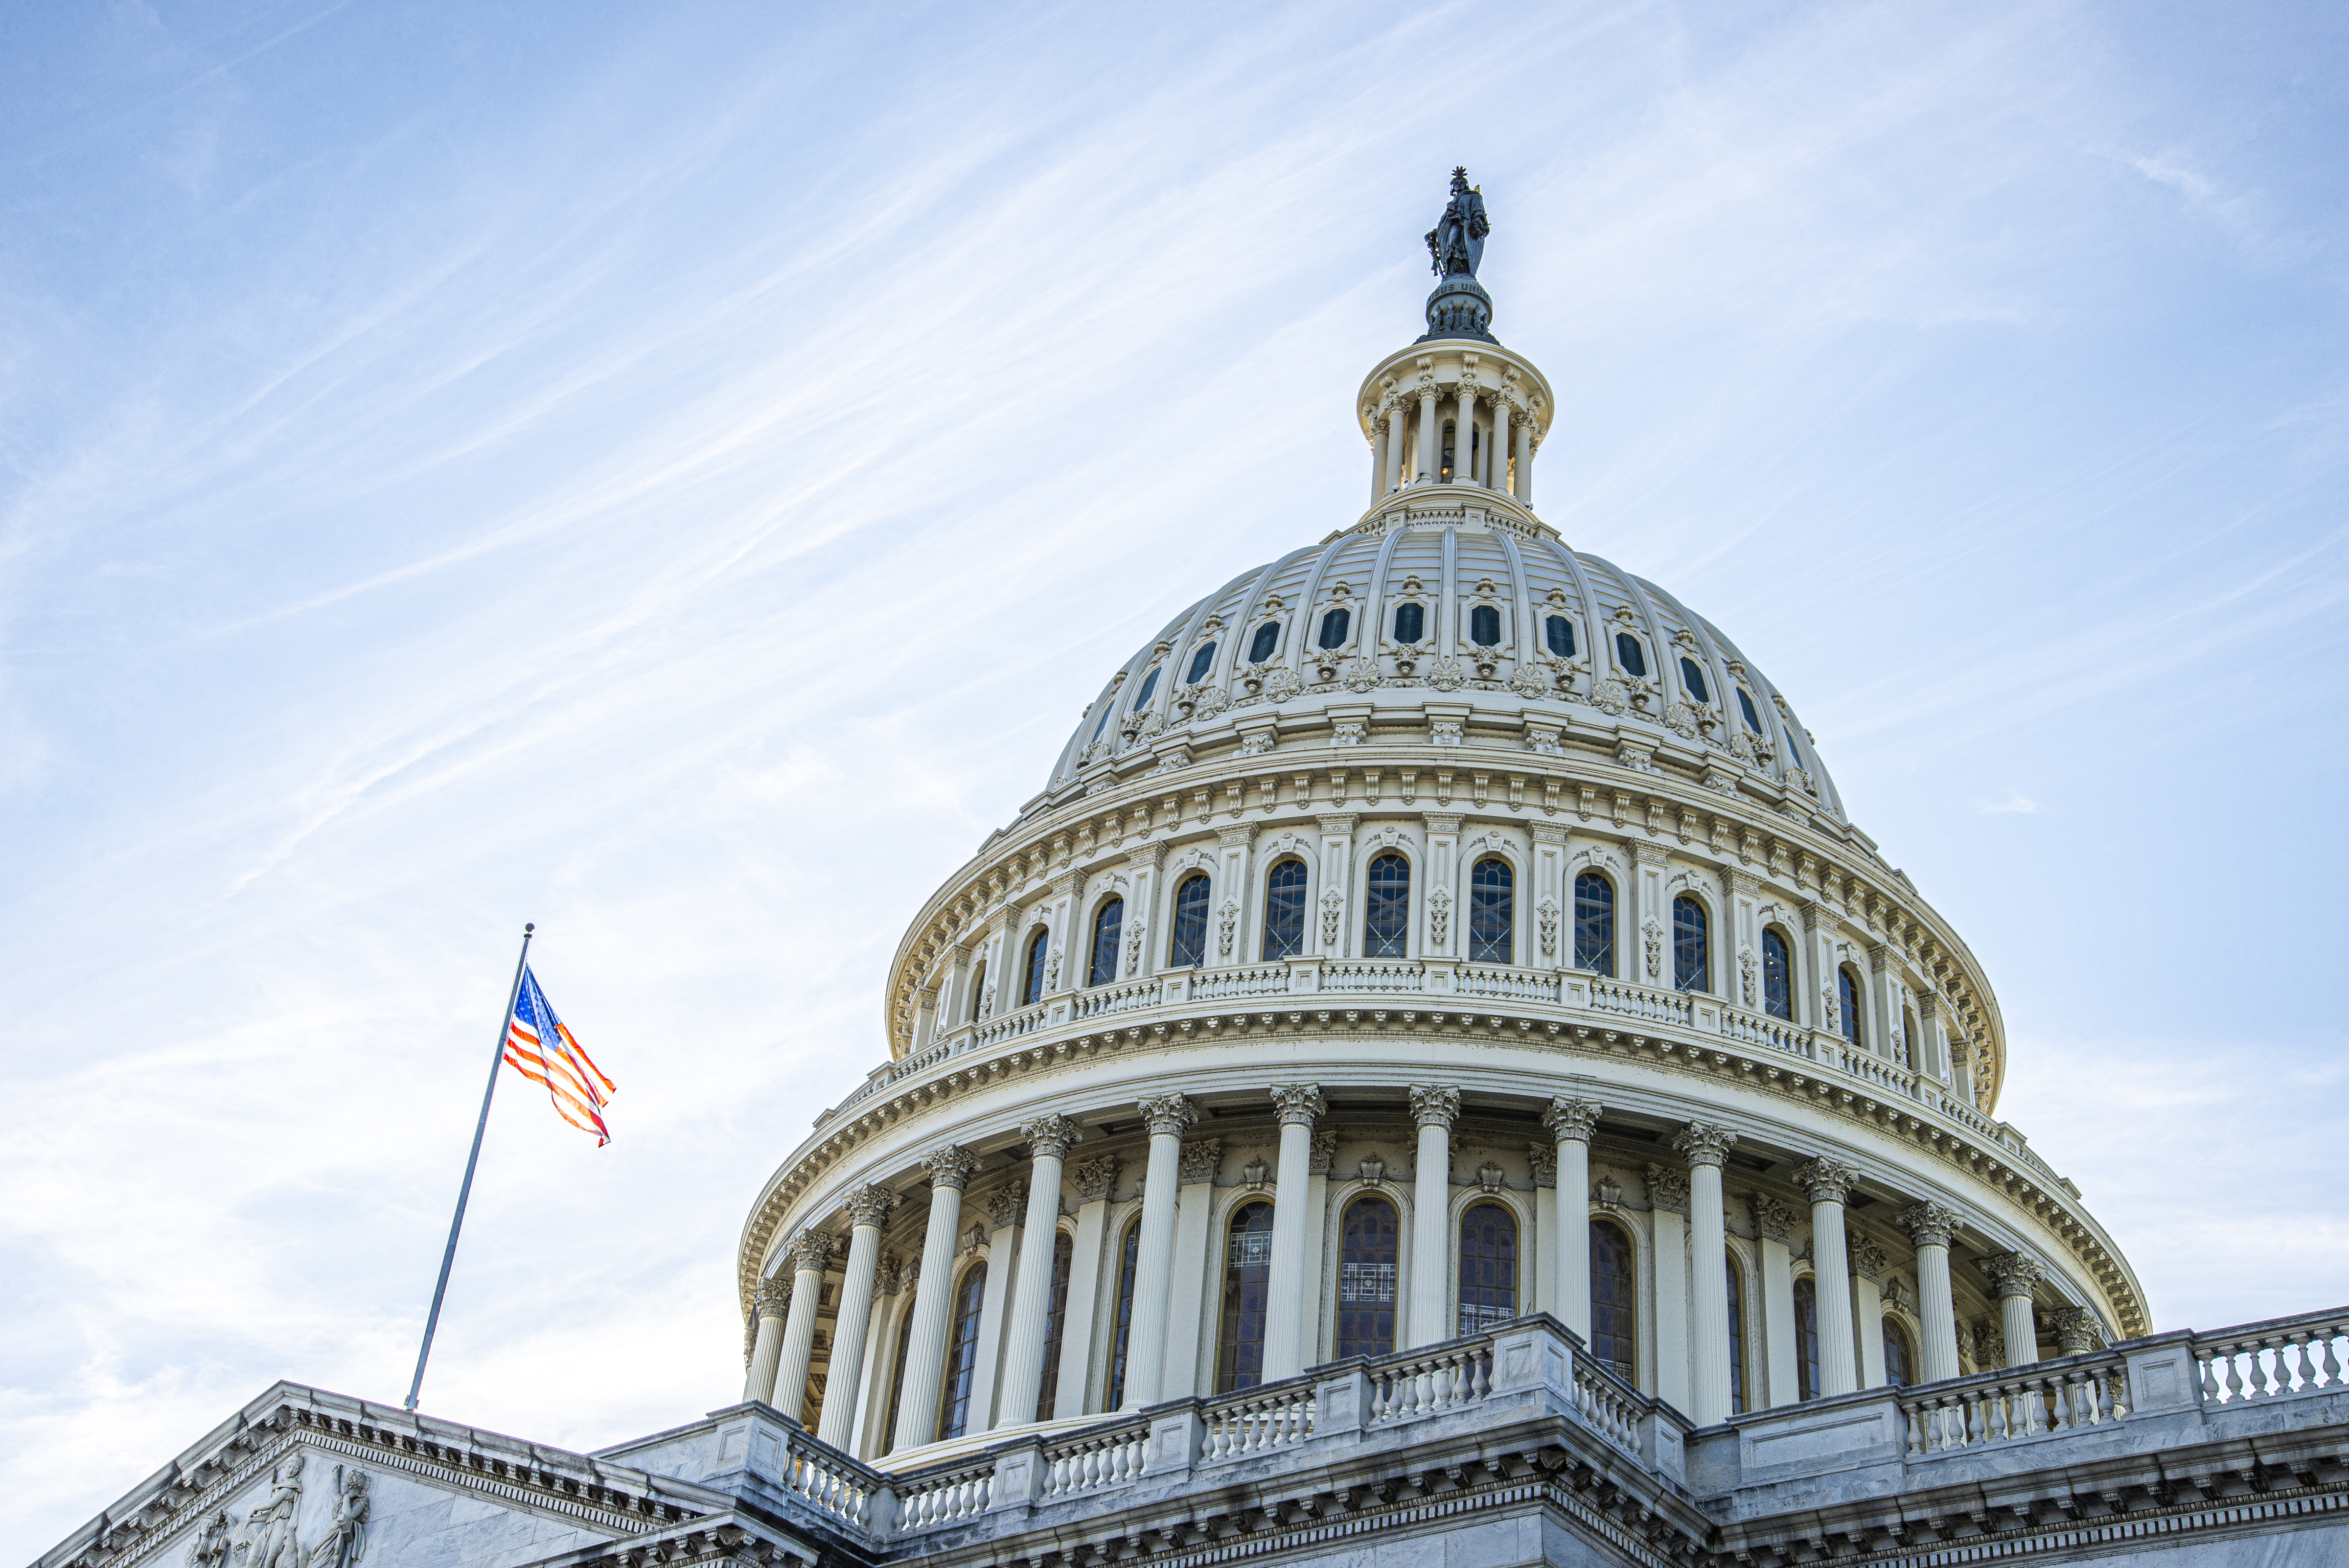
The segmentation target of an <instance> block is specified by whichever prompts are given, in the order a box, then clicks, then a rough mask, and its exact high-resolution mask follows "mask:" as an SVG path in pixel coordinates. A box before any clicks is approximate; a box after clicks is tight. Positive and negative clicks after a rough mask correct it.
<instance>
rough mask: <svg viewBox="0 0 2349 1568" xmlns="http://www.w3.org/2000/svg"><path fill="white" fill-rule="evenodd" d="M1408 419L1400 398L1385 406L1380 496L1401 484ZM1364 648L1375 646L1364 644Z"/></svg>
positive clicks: (1374, 497) (1408, 410)
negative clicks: (1404, 439) (1384, 462)
mask: <svg viewBox="0 0 2349 1568" xmlns="http://www.w3.org/2000/svg"><path fill="white" fill-rule="evenodd" d="M1410 418H1411V411H1410V405H1409V404H1407V403H1405V402H1404V401H1403V400H1402V399H1401V398H1396V399H1394V400H1392V401H1391V402H1389V403H1388V404H1387V422H1386V435H1385V437H1384V439H1383V440H1382V441H1381V445H1380V447H1379V453H1380V455H1381V457H1383V458H1384V459H1385V460H1386V465H1387V472H1386V480H1387V482H1386V485H1385V487H1384V488H1383V489H1381V491H1380V492H1379V494H1380V495H1386V494H1390V493H1392V492H1393V490H1394V488H1395V486H1396V485H1398V484H1401V483H1402V454H1403V447H1404V445H1405V444H1406V443H1405V442H1404V441H1403V431H1404V427H1405V425H1406V424H1407V422H1408V421H1409V420H1410ZM1371 499H1372V500H1376V499H1377V497H1376V496H1373V497H1372V498H1371ZM1365 646H1375V645H1374V644H1366V645H1365Z"/></svg>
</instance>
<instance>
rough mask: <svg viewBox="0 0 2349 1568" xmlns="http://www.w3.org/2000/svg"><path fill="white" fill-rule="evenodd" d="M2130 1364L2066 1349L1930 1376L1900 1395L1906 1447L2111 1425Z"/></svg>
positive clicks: (1923, 1450) (1957, 1445)
mask: <svg viewBox="0 0 2349 1568" xmlns="http://www.w3.org/2000/svg"><path fill="white" fill-rule="evenodd" d="M2128 1397H2129V1396H2128V1364H2127V1362H2126V1361H2125V1360H2123V1359H2122V1358H2121V1357H2120V1356H2118V1355H2091V1356H2071V1357H2067V1358H2066V1359H2064V1360H2063V1361H2053V1362H2042V1363H2039V1364H2037V1365H2035V1366H2018V1367H2013V1368H2011V1369H2009V1370H2006V1371H2000V1372H1982V1373H1976V1374H1975V1375H1974V1376H1971V1377H1960V1378H1955V1379H1951V1380H1950V1381H1947V1382H1942V1383H1934V1384H1929V1385H1927V1386H1924V1387H1921V1388H1920V1389H1918V1390H1917V1391H1916V1392H1914V1393H1912V1394H1909V1395H1908V1396H1906V1397H1903V1398H1902V1399H1901V1401H1900V1417H1901V1425H1902V1426H1903V1428H1905V1429H1906V1430H1907V1433H1908V1437H1909V1453H1910V1454H1912V1455H1921V1454H1939V1453H1947V1452H1949V1451H1950V1450H1951V1449H1979V1448H1982V1447H1985V1446H1988V1445H1991V1444H1995V1443H2010V1442H2013V1441H2016V1440H2017V1439H2019V1438H2037V1437H2044V1436H2045V1435H2046V1434H2048V1433H2051V1432H2068V1431H2071V1430H2073V1429H2074V1428H2078V1427H2095V1426H2106V1425H2110V1424H2111V1423H2113V1422H2115V1421H2118V1420H2120V1419H2122V1418H2123V1417H2126V1416H2127V1414H2128V1408H2129V1407H2128Z"/></svg>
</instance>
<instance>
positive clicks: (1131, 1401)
mask: <svg viewBox="0 0 2349 1568" xmlns="http://www.w3.org/2000/svg"><path fill="white" fill-rule="evenodd" d="M1140 1109H1141V1111H1142V1120H1143V1125H1144V1126H1146V1127H1149V1128H1150V1164H1149V1166H1148V1168H1147V1169H1146V1170H1145V1172H1144V1174H1143V1180H1142V1233H1141V1234H1140V1235H1139V1236H1137V1237H1135V1238H1134V1245H1133V1319H1132V1320H1131V1321H1130V1322H1129V1323H1128V1324H1126V1330H1125V1398H1124V1401H1123V1405H1122V1406H1121V1408H1123V1409H1127V1410H1139V1409H1141V1408H1142V1407H1143V1406H1144V1405H1155V1404H1156V1403H1158V1397H1159V1378H1160V1376H1161V1375H1162V1374H1163V1373H1164V1369H1165V1365H1166V1358H1165V1356H1164V1354H1162V1352H1163V1348H1164V1345H1165V1344H1166V1303H1167V1283H1168V1277H1169V1275H1170V1273H1171V1272H1172V1270H1173V1266H1174V1203H1175V1199H1176V1186H1175V1182H1176V1176H1175V1173H1176V1171H1177V1170H1178V1169H1179V1168H1181V1163H1182V1158H1183V1135H1184V1133H1185V1132H1186V1131H1188V1130H1189V1128H1190V1126H1191V1124H1192V1123H1193V1122H1195V1121H1196V1120H1198V1119H1199V1113H1198V1112H1196V1111H1195V1110H1193V1109H1192V1108H1191V1102H1190V1101H1188V1100H1186V1099H1185V1098H1184V1097H1183V1096H1180V1095H1164V1096H1160V1097H1158V1098H1156V1099H1152V1100H1144V1101H1143V1102H1142V1103H1141V1106H1140Z"/></svg>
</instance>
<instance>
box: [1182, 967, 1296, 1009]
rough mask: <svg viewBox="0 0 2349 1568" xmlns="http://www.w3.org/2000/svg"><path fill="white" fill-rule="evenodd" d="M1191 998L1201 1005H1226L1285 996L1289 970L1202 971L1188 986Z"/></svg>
mask: <svg viewBox="0 0 2349 1568" xmlns="http://www.w3.org/2000/svg"><path fill="white" fill-rule="evenodd" d="M1191 994H1192V995H1193V996H1195V997H1197V998H1198V999H1199V1000H1200V1001H1202V1002H1227V1001H1229V1000H1230V999H1232V998H1233V997H1237V996H1286V995H1288V965H1287V964H1281V963H1272V964H1256V965H1253V966H1251V967H1248V968H1246V969H1208V970H1201V971H1199V976H1198V978H1197V979H1196V980H1195V981H1192V982H1191Z"/></svg>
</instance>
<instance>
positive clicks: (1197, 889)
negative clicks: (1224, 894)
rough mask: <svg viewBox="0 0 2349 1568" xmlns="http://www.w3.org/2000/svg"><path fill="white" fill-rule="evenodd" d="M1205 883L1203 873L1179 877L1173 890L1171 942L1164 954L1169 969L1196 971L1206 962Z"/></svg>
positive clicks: (1206, 888)
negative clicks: (1180, 878) (1180, 880)
mask: <svg viewBox="0 0 2349 1568" xmlns="http://www.w3.org/2000/svg"><path fill="white" fill-rule="evenodd" d="M1207 897H1208V883H1207V877H1206V873H1205V872H1198V873H1195V874H1194V875H1192V876H1189V877H1184V878H1183V885H1182V886H1181V887H1180V888H1175V889H1174V945H1173V946H1172V947H1170V948H1169V949H1167V951H1166V965H1167V967H1168V968H1169V969H1197V968H1198V967H1199V966H1200V965H1201V964H1203V963H1206V961H1207Z"/></svg>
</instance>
